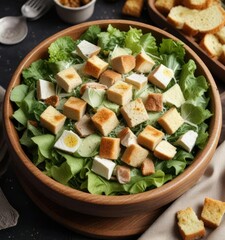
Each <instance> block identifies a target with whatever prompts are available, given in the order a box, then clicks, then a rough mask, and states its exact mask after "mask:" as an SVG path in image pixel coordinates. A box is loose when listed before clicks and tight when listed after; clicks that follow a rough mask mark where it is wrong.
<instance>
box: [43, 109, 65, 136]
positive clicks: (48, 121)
mask: <svg viewBox="0 0 225 240" xmlns="http://www.w3.org/2000/svg"><path fill="white" fill-rule="evenodd" d="M65 121H66V116H65V115H63V114H62V113H60V112H59V111H57V110H56V109H55V108H54V107H52V106H48V107H47V108H46V109H45V111H44V112H43V113H42V114H41V116H40V122H41V125H42V126H43V127H45V128H47V129H48V130H49V131H50V132H52V133H53V134H57V133H58V132H59V130H60V129H61V128H62V127H63V125H64V123H65Z"/></svg>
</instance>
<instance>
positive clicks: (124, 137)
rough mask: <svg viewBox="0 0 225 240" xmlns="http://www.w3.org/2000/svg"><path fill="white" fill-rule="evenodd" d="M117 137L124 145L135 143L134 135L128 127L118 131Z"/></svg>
mask: <svg viewBox="0 0 225 240" xmlns="http://www.w3.org/2000/svg"><path fill="white" fill-rule="evenodd" d="M118 137H119V138H120V143H121V144H122V145H123V146H124V147H129V146H130V145H131V144H137V137H136V135H135V134H134V133H133V132H132V131H131V130H130V128H128V127H125V128H124V129H123V130H122V131H120V132H119V134H118Z"/></svg>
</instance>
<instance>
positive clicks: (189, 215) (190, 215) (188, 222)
mask: <svg viewBox="0 0 225 240" xmlns="http://www.w3.org/2000/svg"><path fill="white" fill-rule="evenodd" d="M177 219H178V227H179V231H180V234H181V236H182V238H183V239H184V240H194V239H198V238H201V237H203V236H204V235H205V227H204V223H203V221H202V220H199V219H198V217H197V215H196V214H195V212H194V210H193V209H192V208H191V207H188V208H186V209H184V210H180V211H178V212H177Z"/></svg>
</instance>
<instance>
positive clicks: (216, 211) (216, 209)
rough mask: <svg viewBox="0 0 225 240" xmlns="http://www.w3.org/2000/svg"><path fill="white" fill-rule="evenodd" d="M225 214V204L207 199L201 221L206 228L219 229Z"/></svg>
mask: <svg viewBox="0 0 225 240" xmlns="http://www.w3.org/2000/svg"><path fill="white" fill-rule="evenodd" d="M224 213H225V202H222V201H219V200H216V199H212V198H205V201H204V205H203V209H202V213H201V219H202V220H203V222H204V224H205V225H206V226H208V227H210V228H216V227H219V225H220V223H221V220H222V217H223V215H224Z"/></svg>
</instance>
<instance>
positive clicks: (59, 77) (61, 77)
mask: <svg viewBox="0 0 225 240" xmlns="http://www.w3.org/2000/svg"><path fill="white" fill-rule="evenodd" d="M56 81H57V84H58V85H59V86H60V87H61V88H63V89H64V90H65V91H66V92H72V90H73V89H74V88H75V87H77V86H79V85H80V84H81V83H82V80H81V78H80V76H79V74H78V73H77V71H76V70H75V69H74V68H73V67H69V68H67V69H64V70H62V71H60V72H58V73H57V74H56Z"/></svg>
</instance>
